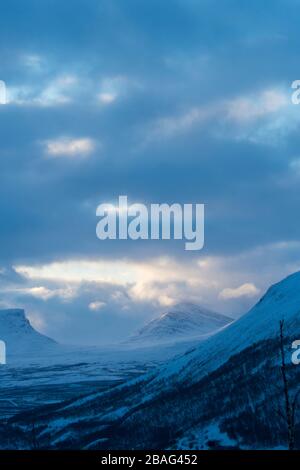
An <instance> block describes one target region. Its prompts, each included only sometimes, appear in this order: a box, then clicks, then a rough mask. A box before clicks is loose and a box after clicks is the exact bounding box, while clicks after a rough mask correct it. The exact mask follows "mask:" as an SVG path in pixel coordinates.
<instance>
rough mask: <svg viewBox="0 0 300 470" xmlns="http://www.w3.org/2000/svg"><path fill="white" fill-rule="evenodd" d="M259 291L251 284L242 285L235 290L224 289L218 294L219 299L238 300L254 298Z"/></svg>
mask: <svg viewBox="0 0 300 470" xmlns="http://www.w3.org/2000/svg"><path fill="white" fill-rule="evenodd" d="M258 293H259V289H257V287H255V285H254V284H252V283H246V284H242V285H241V286H239V287H236V288H233V289H231V288H229V287H227V288H225V289H223V290H222V291H221V292H220V298H221V299H225V300H226V299H238V298H239V297H255V296H256V295H257V294H258Z"/></svg>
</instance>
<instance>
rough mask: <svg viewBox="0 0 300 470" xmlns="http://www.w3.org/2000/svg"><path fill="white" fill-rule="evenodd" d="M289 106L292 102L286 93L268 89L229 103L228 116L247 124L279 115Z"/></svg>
mask: <svg viewBox="0 0 300 470" xmlns="http://www.w3.org/2000/svg"><path fill="white" fill-rule="evenodd" d="M288 104H290V100H289V98H288V96H287V95H286V93H283V92H282V91H280V90H277V89H267V90H264V91H263V92H260V93H253V94H252V95H250V96H241V97H238V98H235V99H232V100H230V101H228V102H227V116H228V118H229V119H232V120H234V121H237V122H241V123H246V122H247V121H253V120H256V119H258V118H262V117H265V116H268V115H270V114H273V113H278V112H279V111H281V110H282V109H283V108H285V107H286V106H287V105H288Z"/></svg>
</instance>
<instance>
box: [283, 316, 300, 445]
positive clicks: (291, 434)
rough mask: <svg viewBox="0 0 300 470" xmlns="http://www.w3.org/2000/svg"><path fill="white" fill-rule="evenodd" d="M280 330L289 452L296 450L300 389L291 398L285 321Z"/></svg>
mask: <svg viewBox="0 0 300 470" xmlns="http://www.w3.org/2000/svg"><path fill="white" fill-rule="evenodd" d="M279 328H280V356H281V375H282V381H283V391H284V400H285V420H286V424H287V429H288V447H289V450H294V448H295V414H296V406H297V400H298V397H299V396H300V389H299V390H298V391H297V392H296V394H295V396H294V398H292V397H291V393H290V388H289V383H288V379H287V367H286V360H285V352H284V332H283V329H284V320H280V322H279Z"/></svg>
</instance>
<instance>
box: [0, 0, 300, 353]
mask: <svg viewBox="0 0 300 470" xmlns="http://www.w3.org/2000/svg"><path fill="white" fill-rule="evenodd" d="M299 11H300V1H299V0H266V1H264V2H262V1H261V0H253V1H251V2H246V1H241V0H227V1H226V2H220V1H216V0H165V1H164V2H162V1H161V0H160V1H158V0H151V1H145V0H143V1H141V0H127V1H126V2H124V1H122V0H72V2H71V1H65V2H61V1H58V0H27V1H26V2H22V1H21V0H18V1H17V0H11V1H10V2H7V3H6V4H5V5H4V6H2V9H1V16H0V58H1V67H0V80H4V81H5V83H6V87H7V104H5V105H0V220H1V225H0V244H1V250H0V307H1V308H7V307H22V308H25V309H26V313H27V316H28V317H29V319H30V320H31V322H32V324H33V325H34V326H35V327H36V328H37V329H38V330H39V331H41V332H43V333H46V334H48V335H49V336H51V337H53V338H55V339H56V340H58V341H61V342H68V343H73V344H104V343H109V342H117V341H119V340H122V339H124V338H126V337H127V336H129V335H130V334H132V333H133V332H134V331H135V330H136V329H137V328H139V327H140V326H142V325H143V324H144V323H145V322H146V321H148V320H149V319H150V318H153V317H154V316H156V315H158V314H160V313H162V312H164V311H166V310H167V309H169V308H171V307H172V305H174V304H176V303H178V302H181V301H191V302H195V303H198V304H200V305H204V306H206V307H210V308H211V309H213V310H217V311H219V312H224V313H226V314H230V315H232V316H233V317H237V316H239V315H241V314H242V313H244V312H246V311H247V310H248V309H249V308H250V307H251V306H252V305H254V304H255V302H256V301H257V300H258V299H259V298H260V296H261V295H262V294H263V293H264V291H265V289H266V288H267V287H268V286H269V285H270V284H271V283H273V282H276V281H279V280H280V279H282V278H283V277H285V276H286V275H287V274H289V273H291V272H294V271H297V270H299V266H300V253H299V248H300V221H299V206H300V192H299V183H300V133H299V125H300V106H297V105H294V104H292V101H291V95H292V89H291V84H292V82H293V81H294V80H297V79H300V69H299V50H300V35H299V22H298V15H299ZM119 195H127V196H128V199H129V201H131V202H132V203H135V202H137V203H144V204H150V203H168V204H171V203H181V204H183V203H193V204H195V203H204V204H205V246H204V249H203V250H201V251H194V252H188V251H185V250H184V247H183V243H182V242H181V241H168V240H162V241H159V240H153V241H151V240H147V241H141V240H139V241H128V240H120V241H119V240H107V241H100V240H99V239H97V237H96V224H97V218H96V208H97V206H98V205H99V204H101V203H104V202H108V203H112V204H115V203H116V201H117V199H118V197H119Z"/></svg>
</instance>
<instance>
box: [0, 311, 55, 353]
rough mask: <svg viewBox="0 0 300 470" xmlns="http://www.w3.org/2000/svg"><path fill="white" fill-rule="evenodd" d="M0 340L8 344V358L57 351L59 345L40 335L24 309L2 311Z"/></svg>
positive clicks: (0, 315) (0, 314)
mask: <svg viewBox="0 0 300 470" xmlns="http://www.w3.org/2000/svg"><path fill="white" fill-rule="evenodd" d="M0 339H1V340H2V341H5V343H6V351H7V356H8V358H9V357H10V356H16V355H20V356H23V355H32V356H34V355H36V356H38V355H41V354H43V353H47V352H50V351H53V350H55V348H56V346H58V345H57V343H56V342H55V341H54V340H52V339H50V338H48V337H47V336H44V335H42V334H41V333H38V332H37V331H36V330H35V329H34V328H33V327H32V326H31V324H30V322H29V320H28V319H27V318H26V316H25V312H24V310H22V309H7V310H0Z"/></svg>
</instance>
